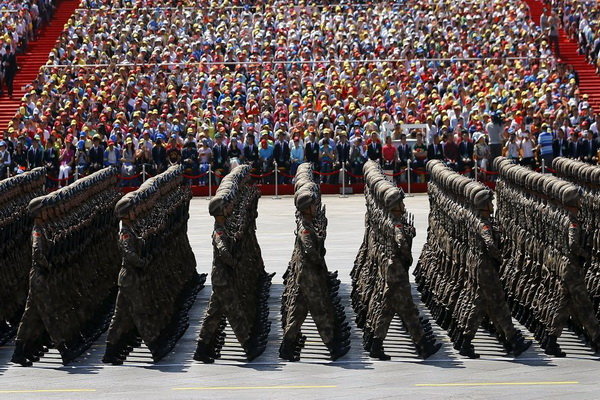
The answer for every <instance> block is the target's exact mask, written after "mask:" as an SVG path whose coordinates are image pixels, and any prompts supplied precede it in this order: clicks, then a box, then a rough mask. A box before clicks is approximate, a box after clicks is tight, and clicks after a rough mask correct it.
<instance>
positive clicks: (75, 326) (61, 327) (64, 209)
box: [12, 169, 121, 366]
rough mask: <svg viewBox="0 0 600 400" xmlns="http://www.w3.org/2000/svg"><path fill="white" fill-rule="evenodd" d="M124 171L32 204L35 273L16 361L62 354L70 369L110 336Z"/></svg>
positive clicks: (80, 183)
mask: <svg viewBox="0 0 600 400" xmlns="http://www.w3.org/2000/svg"><path fill="white" fill-rule="evenodd" d="M116 187H117V171H116V170H115V169H104V170H101V171H98V172H96V173H94V174H92V175H89V176H87V177H85V178H83V179H80V180H78V181H76V182H75V183H73V184H72V185H69V186H66V187H64V188H62V189H59V190H57V191H55V192H53V193H51V194H48V195H46V196H42V197H37V198H35V199H33V200H32V201H31V202H30V203H29V206H28V212H29V213H30V216H31V217H32V218H33V220H34V224H33V231H32V234H31V239H32V248H31V252H32V267H31V271H30V278H29V293H28V297H27V303H26V307H25V312H24V313H23V317H22V319H21V323H20V324H19V329H18V332H17V339H16V345H15V351H14V354H13V358H12V361H13V362H15V363H18V364H21V365H24V366H25V365H31V363H32V362H34V361H38V360H39V358H40V357H41V356H42V355H43V354H44V352H46V351H47V350H48V347H51V346H53V347H56V348H57V349H58V350H59V352H60V354H61V357H62V362H63V364H67V363H69V362H70V361H72V360H73V359H75V358H76V357H77V356H79V355H80V354H82V353H83V352H84V351H85V350H86V349H87V348H88V347H89V346H90V345H91V344H92V342H93V341H94V340H95V339H96V338H98V337H99V336H100V335H101V334H102V332H104V331H105V330H106V329H107V328H108V324H109V321H110V316H111V314H112V311H113V306H114V301H115V296H116V294H117V275H118V272H119V267H118V262H119V251H118V248H117V247H116V246H115V243H116V242H117V239H118V234H119V223H118V220H117V218H116V217H115V214H114V207H115V204H116V203H117V201H118V200H119V198H120V197H121V193H120V192H119V191H117V190H116Z"/></svg>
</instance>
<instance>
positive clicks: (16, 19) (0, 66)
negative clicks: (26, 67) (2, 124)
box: [0, 0, 54, 97]
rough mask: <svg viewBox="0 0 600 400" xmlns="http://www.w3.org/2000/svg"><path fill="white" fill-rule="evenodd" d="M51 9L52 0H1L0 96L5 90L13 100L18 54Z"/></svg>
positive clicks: (32, 37)
mask: <svg viewBox="0 0 600 400" xmlns="http://www.w3.org/2000/svg"><path fill="white" fill-rule="evenodd" d="M53 9H54V0H18V1H17V0H0V97H2V96H3V95H4V88H5V87H6V91H7V94H8V96H9V97H12V94H13V79H14V76H15V74H16V73H17V69H18V65H17V53H18V52H19V51H23V50H24V49H25V48H27V44H28V43H29V41H31V40H33V39H34V38H35V35H36V33H37V31H38V29H39V27H40V26H41V24H43V23H45V22H47V21H49V19H50V17H51V16H52V12H53Z"/></svg>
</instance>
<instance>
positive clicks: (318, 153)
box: [0, 0, 600, 183]
mask: <svg viewBox="0 0 600 400" xmlns="http://www.w3.org/2000/svg"><path fill="white" fill-rule="evenodd" d="M160 3H161V2H159V1H141V2H135V4H137V5H138V6H142V8H134V9H133V10H131V9H119V8H115V7H125V8H126V7H130V6H131V5H132V4H131V3H130V2H128V1H124V0H121V1H111V0H103V1H100V0H99V1H94V0H85V1H84V2H83V5H85V6H87V7H89V8H90V9H89V10H79V11H77V12H76V13H75V14H74V15H73V17H72V18H71V19H70V21H69V22H68V24H67V25H66V27H65V31H64V32H63V34H62V35H61V37H60V38H59V43H58V45H57V47H56V48H55V50H54V51H53V52H52V53H51V54H50V58H49V61H48V65H47V66H46V67H44V68H43V69H42V70H41V73H40V75H39V77H38V79H37V80H36V81H35V82H34V83H33V84H32V86H31V88H30V89H31V90H30V92H29V93H28V94H27V95H26V96H25V98H24V99H23V103H22V106H21V107H20V109H19V111H18V113H17V115H16V116H15V118H14V119H13V121H12V122H11V124H10V126H9V128H8V131H7V132H6V133H5V142H4V145H5V147H4V148H3V147H2V143H0V154H4V153H3V149H9V148H10V151H11V152H12V159H11V163H10V164H11V165H12V167H11V168H12V171H13V172H17V173H18V171H20V170H23V169H27V168H31V167H32V166H35V165H36V164H35V163H33V164H32V162H31V160H30V157H28V156H26V157H23V156H22V155H20V156H17V154H22V153H23V152H24V153H26V154H27V155H29V153H30V152H31V148H34V147H35V148H40V149H42V153H43V155H42V156H40V157H41V159H39V160H40V162H41V163H46V164H48V165H49V166H50V167H51V168H50V170H51V171H52V172H51V173H52V174H54V176H56V177H57V178H66V177H69V176H71V175H72V174H73V173H74V172H75V171H77V172H78V173H80V174H84V173H88V172H90V171H93V170H95V169H97V168H100V167H102V166H105V165H115V166H118V167H119V168H121V169H122V174H123V175H124V176H126V177H131V176H136V175H137V174H139V172H140V170H141V169H143V170H144V171H145V172H147V173H149V174H150V173H151V174H153V173H156V172H160V171H162V170H164V169H165V168H166V167H168V166H169V165H170V164H172V163H183V164H184V165H185V167H186V170H187V171H188V174H189V175H191V176H198V175H200V177H198V178H195V179H197V180H198V182H199V183H206V179H207V178H206V175H204V174H205V173H206V172H207V171H208V169H209V165H210V168H211V170H212V171H213V172H215V173H216V175H215V176H216V177H217V178H218V176H222V175H223V174H224V173H226V172H227V171H228V170H229V169H230V168H231V167H232V166H234V165H235V164H236V163H250V164H252V165H253V167H254V170H255V173H256V174H257V175H260V174H263V175H264V174H268V173H270V172H271V171H273V169H274V168H276V167H277V168H278V170H279V171H280V172H282V173H281V174H280V175H279V176H280V180H281V182H287V181H288V180H289V177H288V176H290V175H293V173H294V169H295V167H296V166H297V164H298V163H300V162H302V161H310V162H313V163H314V164H315V166H316V167H317V170H318V171H320V172H321V173H325V174H327V173H329V172H333V171H335V170H337V169H339V168H340V167H342V166H344V167H346V169H347V171H348V172H349V174H348V178H349V179H350V178H351V179H358V178H354V177H356V176H358V175H360V174H361V169H362V164H363V163H364V162H365V161H366V160H367V159H369V158H370V159H378V160H379V161H380V162H381V163H382V165H384V167H385V168H386V169H388V170H394V171H400V170H401V169H402V168H404V167H406V166H408V165H410V166H411V167H412V169H413V171H419V170H424V166H425V164H426V162H427V161H428V160H430V159H444V160H446V161H447V162H448V163H449V164H450V165H452V166H453V167H454V168H456V169H457V170H460V171H462V172H465V173H468V172H469V171H470V170H471V169H472V168H473V167H474V166H475V165H477V167H478V168H479V169H480V170H481V171H482V173H481V174H480V176H482V177H483V178H485V174H486V171H488V170H489V169H491V163H490V162H489V160H490V159H492V158H493V157H496V156H498V155H501V154H503V153H504V154H506V155H507V156H508V157H511V158H515V159H518V161H519V162H521V163H523V164H525V165H529V166H531V167H532V168H537V167H538V166H539V164H540V163H541V162H542V160H544V161H545V162H546V165H548V164H547V162H548V161H549V160H550V157H554V156H555V155H563V156H564V155H568V156H571V157H576V158H580V159H583V160H586V161H588V162H594V163H596V162H597V158H598V121H600V119H599V118H598V117H597V116H595V115H594V113H593V112H592V110H591V108H590V105H589V103H588V102H587V98H586V96H585V95H581V94H580V93H579V89H578V86H577V83H578V77H577V75H576V73H575V72H574V71H573V70H572V69H571V68H570V67H569V66H567V65H565V64H562V63H560V62H557V61H556V59H555V58H554V57H553V56H552V50H551V48H550V44H549V42H548V40H547V37H546V34H545V33H544V32H542V31H541V30H540V28H538V27H537V26H536V25H535V24H534V23H533V22H532V21H531V19H530V17H529V15H528V10H527V7H526V6H525V4H524V3H522V2H520V1H514V2H510V3H506V2H502V1H499V0H492V1H488V2H467V3H463V2H461V3H459V2H440V3H432V2H423V1H418V0H407V1H404V2H401V3H400V2H399V3H390V2H385V3H376V4H358V5H331V6H327V5H318V6H296V5H294V6H291V5H289V3H287V2H283V1H276V2H273V3H270V4H268V5H264V4H263V5H262V6H261V7H262V8H261V10H262V11H261V12H260V13H258V14H256V13H255V12H254V11H255V9H254V8H253V7H237V5H240V4H239V3H233V4H232V5H233V7H229V8H218V7H213V6H209V7H206V8H159V7H157V5H158V4H160ZM162 3H163V4H166V5H170V4H169V3H168V2H162ZM184 3H185V2H184ZM184 5H186V4H184ZM241 5H243V4H241ZM269 5H270V7H269ZM111 7H112V8H111ZM98 8H99V9H98ZM407 124H420V127H418V128H415V129H409V130H405V129H404V126H405V125H407ZM407 134H408V137H407ZM565 138H566V140H567V144H564V145H563V142H562V140H563V139H565ZM409 142H410V144H409ZM36 143H37V144H36ZM557 143H558V144H557ZM553 146H554V150H552V151H551V149H552V148H553ZM19 149H20V150H19ZM37 152H38V151H37V150H36V154H37ZM0 157H1V156H0ZM34 159H35V160H38V159H37V158H35V157H34ZM19 160H21V161H19ZM35 162H37V161H35ZM7 165H8V164H7ZM353 176H354V177H353ZM420 176H422V175H419V176H414V178H418V177H420ZM264 179H267V180H268V179H273V178H272V175H271V176H269V177H265V178H264ZM337 179H338V177H336V176H335V175H334V176H331V177H330V176H329V175H324V177H323V180H324V181H329V182H334V181H335V182H337Z"/></svg>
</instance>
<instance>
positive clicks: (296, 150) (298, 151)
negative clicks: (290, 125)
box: [290, 136, 304, 176]
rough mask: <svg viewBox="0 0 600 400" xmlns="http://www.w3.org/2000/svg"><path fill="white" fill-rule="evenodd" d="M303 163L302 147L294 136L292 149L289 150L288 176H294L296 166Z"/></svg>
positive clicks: (298, 139)
mask: <svg viewBox="0 0 600 400" xmlns="http://www.w3.org/2000/svg"><path fill="white" fill-rule="evenodd" d="M303 162H304V146H303V145H302V144H301V143H300V138H299V137H298V136H294V138H293V142H292V147H291V148H290V163H291V165H290V175H292V176H296V171H297V170H298V166H299V165H300V164H302V163H303Z"/></svg>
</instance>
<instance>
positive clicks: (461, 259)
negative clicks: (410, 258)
mask: <svg viewBox="0 0 600 400" xmlns="http://www.w3.org/2000/svg"><path fill="white" fill-rule="evenodd" d="M427 169H428V171H429V173H430V174H431V180H430V182H429V187H428V193H429V204H430V213H429V227H428V230H427V242H426V244H425V246H424V248H423V251H422V253H421V257H420V259H419V262H418V264H417V267H416V269H415V272H414V275H415V277H416V281H417V284H418V290H419V291H420V292H421V295H422V299H423V302H424V303H425V304H426V305H427V307H428V308H429V309H430V310H431V313H432V315H433V317H434V318H435V320H436V321H437V323H438V324H439V325H440V326H441V327H442V328H443V329H445V330H447V331H448V334H449V336H450V338H451V340H452V342H453V343H454V348H455V349H456V350H458V351H459V353H460V354H461V355H463V356H466V357H469V358H478V357H479V355H478V354H477V353H476V352H475V348H474V346H473V344H472V340H473V338H474V337H475V334H476V332H477V330H478V328H479V327H480V325H482V323H483V324H484V326H485V327H487V328H488V329H489V330H490V331H491V332H492V333H495V334H496V336H497V337H498V339H499V341H500V342H501V343H502V344H503V346H504V348H505V349H506V351H507V352H508V353H512V354H513V355H514V356H518V355H520V354H521V353H522V352H523V351H525V350H527V348H529V346H530V345H531V341H526V340H525V339H524V338H523V335H522V334H521V332H520V331H519V330H517V329H516V328H515V327H514V325H513V323H512V319H511V314H510V309H509V308H508V305H507V303H506V300H505V295H504V291H503V289H502V285H501V282H500V279H499V275H498V270H499V267H500V264H501V262H502V258H501V254H500V250H499V239H498V237H497V235H496V234H495V232H494V226H493V220H492V213H493V203H492V202H493V193H492V191H491V190H490V189H488V188H487V187H485V186H484V185H483V184H481V183H479V182H475V181H473V180H471V179H469V178H467V177H465V176H462V175H460V174H458V173H456V172H454V171H452V170H451V169H450V168H448V167H446V166H445V165H444V164H443V163H442V162H440V161H430V162H429V163H428V164H427Z"/></svg>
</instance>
